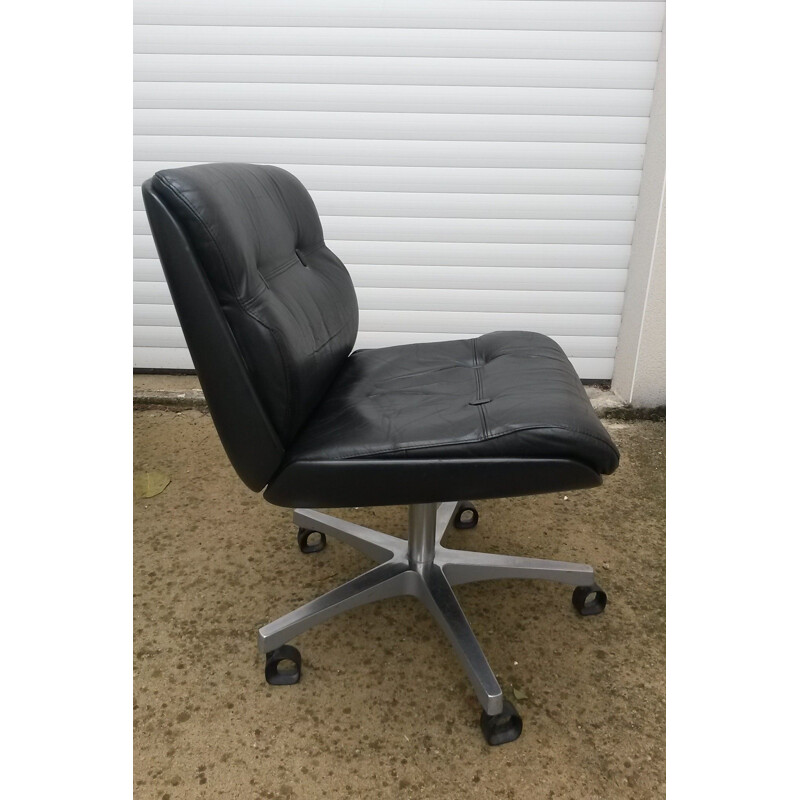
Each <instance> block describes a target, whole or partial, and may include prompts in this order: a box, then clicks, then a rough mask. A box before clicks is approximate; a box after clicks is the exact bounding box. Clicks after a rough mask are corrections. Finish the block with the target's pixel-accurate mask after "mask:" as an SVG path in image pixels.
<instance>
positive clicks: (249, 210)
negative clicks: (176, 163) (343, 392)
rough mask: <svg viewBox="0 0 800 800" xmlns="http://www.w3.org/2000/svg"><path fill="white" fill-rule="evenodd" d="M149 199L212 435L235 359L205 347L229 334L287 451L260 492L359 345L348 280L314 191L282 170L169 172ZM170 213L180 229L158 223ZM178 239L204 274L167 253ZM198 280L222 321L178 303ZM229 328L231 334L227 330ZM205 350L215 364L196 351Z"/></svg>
mask: <svg viewBox="0 0 800 800" xmlns="http://www.w3.org/2000/svg"><path fill="white" fill-rule="evenodd" d="M143 192H144V195H145V208H146V210H147V215H148V219H149V220H150V224H151V229H152V231H153V236H154V238H155V240H156V246H157V248H158V252H159V256H160V257H161V263H162V266H163V268H164V272H165V274H166V277H167V281H168V283H169V285H170V291H171V293H172V296H173V301H174V302H175V306H176V310H177V311H178V315H179V318H180V321H181V327H182V328H183V330H184V335H185V336H186V341H187V344H188V346H189V350H190V352H191V354H192V358H193V360H194V363H195V367H196V368H197V371H198V376H199V377H200V381H201V384H202V386H203V390H204V392H205V394H206V396H207V398H208V399H209V407H210V408H211V413H212V416H214V421H215V423H216V424H217V428H218V429H219V428H220V423H221V421H220V420H218V419H217V415H215V412H214V408H213V407H212V406H211V400H210V395H211V394H212V393H213V394H218V393H223V392H226V391H229V389H230V387H228V386H226V385H225V382H226V380H227V379H228V377H229V376H228V377H226V372H225V369H224V365H223V364H222V363H221V362H222V361H228V362H229V361H230V359H231V354H230V353H229V352H227V348H225V350H226V351H225V352H219V353H217V352H216V350H215V349H214V348H213V346H212V345H210V344H209V340H210V341H211V342H213V341H214V340H215V338H217V337H218V338H219V339H220V340H224V339H225V337H226V336H227V337H229V338H230V337H231V335H232V342H231V343H232V344H233V345H234V349H235V351H236V353H237V354H238V357H239V358H240V360H241V364H242V366H243V370H244V373H243V374H244V376H245V378H246V379H247V380H248V381H249V382H250V384H251V388H252V391H253V392H254V394H255V396H256V397H257V398H258V401H259V402H260V405H261V407H262V409H263V413H264V414H265V417H266V420H267V421H268V424H269V425H270V426H271V428H272V429H273V432H274V435H275V438H276V440H277V442H276V444H275V447H276V448H278V449H280V453H279V454H278V459H277V461H276V459H275V458H270V459H269V461H270V464H271V465H272V466H271V467H270V468H264V469H263V470H262V473H263V474H266V473H269V475H268V476H267V478H266V479H265V480H264V483H263V484H262V485H261V486H260V487H258V488H263V485H264V484H266V483H267V482H268V480H269V478H271V476H272V474H274V471H275V469H276V468H277V464H278V462H279V460H280V457H281V456H282V449H283V448H284V447H285V446H286V445H287V444H288V443H289V442H290V441H291V439H292V438H293V437H294V435H295V434H296V433H297V431H298V430H299V428H300V427H301V426H302V424H303V423H304V422H305V420H306V419H307V418H308V416H309V414H310V413H311V411H312V410H313V409H314V407H315V406H316V405H317V403H318V402H319V401H320V400H321V398H322V396H323V394H324V393H325V391H326V390H327V389H328V387H329V386H330V384H331V382H332V381H333V378H334V377H335V376H336V374H337V373H338V371H339V369H340V368H341V366H342V364H343V363H344V361H345V359H346V358H347V356H348V355H349V353H350V351H351V350H352V348H353V343H354V342H355V337H356V332H357V329H358V305H357V302H356V296H355V291H354V289H353V283H352V281H351V280H350V276H349V274H348V272H347V270H346V268H345V266H344V265H343V264H342V262H341V261H340V260H339V259H338V258H337V257H336V256H335V255H334V254H333V253H332V252H331V251H330V250H328V248H327V247H326V246H325V242H324V240H323V237H322V226H321V224H320V220H319V216H318V214H317V211H316V208H315V207H314V203H313V202H312V200H311V197H310V196H309V194H308V192H307V191H306V190H305V188H304V187H303V185H302V184H301V183H300V182H299V181H298V180H297V179H296V178H295V177H294V176H293V175H291V174H289V173H288V172H286V171H285V170H282V169H279V168H277V167H268V166H254V165H250V164H204V165H200V166H195V167H184V168H182V169H171V170H163V171H161V172H157V173H156V174H155V175H154V176H153V178H152V179H151V180H150V181H149V182H148V184H147V185H146V187H143ZM156 201H157V202H156ZM165 214H166V216H168V217H169V218H171V221H172V227H173V228H175V230H172V229H171V228H170V225H165V224H164V222H163V221H160V217H162V216H164V215H165ZM176 231H177V232H178V233H179V234H180V235H181V236H182V237H184V238H185V240H186V242H187V243H188V247H189V248H190V250H191V255H192V257H193V260H194V262H195V264H196V266H197V267H199V270H197V272H198V274H197V275H194V276H193V275H192V274H191V270H187V269H186V267H185V264H183V263H182V262H183V259H182V258H181V257H177V256H175V255H174V254H172V252H171V247H170V245H169V242H167V241H166V239H169V238H174V237H175V236H176ZM201 276H202V277H201ZM200 280H204V281H205V282H206V286H207V289H208V290H210V293H211V295H213V298H214V299H215V301H216V304H217V306H218V308H219V310H220V311H221V315H219V317H216V316H214V315H211V316H209V312H208V309H207V308H205V307H203V304H200V306H198V307H195V306H194V305H193V304H192V301H191V300H189V301H188V302H183V298H182V297H181V296H180V294H181V293H180V292H176V287H177V284H178V282H182V281H190V282H192V281H193V282H195V283H197V282H198V281H200ZM223 320H224V322H225V323H227V327H224V328H223V325H222V321H223ZM205 327H207V328H209V329H210V330H209V331H206V332H205V334H204V335H203V337H202V341H201V339H200V337H199V335H192V336H190V332H189V331H190V329H191V330H192V331H193V332H194V333H196V334H197V333H199V332H201V331H203V329H204V328H205ZM209 347H211V349H212V353H211V355H210V356H209V355H208V353H207V352H204V353H203V354H201V353H200V349H205V350H208V348H209ZM200 361H202V362H203V366H202V368H201V366H200V363H199V362H200ZM223 413H225V414H228V413H229V411H228V410H225V411H224V412H223ZM222 423H223V426H230V425H236V424H237V421H235V420H233V421H232V420H229V419H228V418H227V417H226V419H225V420H223V421H222ZM220 434H221V436H222V432H221V431H220ZM223 443H225V440H224V438H223ZM226 449H228V448H227V446H226ZM228 455H229V456H230V457H231V461H233V463H234V467H236V468H237V470H239V467H238V466H237V458H239V456H238V454H237V453H231V452H230V450H229V451H228ZM239 472H240V475H241V474H242V473H241V471H239ZM243 477H244V476H243ZM245 482H246V483H248V485H251V483H252V482H253V481H252V480H251V481H250V482H248V481H247V480H246V481H245ZM251 488H254V487H252V486H251Z"/></svg>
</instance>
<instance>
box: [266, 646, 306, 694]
mask: <svg viewBox="0 0 800 800" xmlns="http://www.w3.org/2000/svg"><path fill="white" fill-rule="evenodd" d="M302 669H303V659H302V658H301V657H300V651H299V650H298V649H297V648H296V647H292V646H291V645H290V644H285V645H283V646H282V647H279V648H277V649H276V650H271V651H270V652H269V653H267V666H266V667H265V669H264V676H265V677H266V679H267V683H268V684H270V685H271V686H288V685H289V684H292V683H297V682H298V681H299V680H300V673H301V672H302Z"/></svg>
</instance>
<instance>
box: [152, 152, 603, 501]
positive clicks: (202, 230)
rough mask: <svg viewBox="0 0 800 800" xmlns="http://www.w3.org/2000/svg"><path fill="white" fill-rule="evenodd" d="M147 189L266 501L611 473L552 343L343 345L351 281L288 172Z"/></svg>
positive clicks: (225, 411)
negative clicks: (357, 347) (356, 348)
mask: <svg viewBox="0 0 800 800" xmlns="http://www.w3.org/2000/svg"><path fill="white" fill-rule="evenodd" d="M143 193H144V197H145V204H146V208H147V212H148V217H149V219H150V223H151V226H152V227H153V233H154V236H155V238H156V241H157V242H158V243H159V253H160V255H161V257H162V263H163V264H164V267H165V272H166V276H167V280H168V282H169V284H170V290H171V292H172V295H173V299H174V301H175V306H176V309H177V311H178V315H179V317H180V321H181V325H182V327H183V330H184V334H185V336H186V339H187V343H188V344H189V347H190V350H191V352H192V355H193V358H194V359H195V366H196V368H197V372H198V376H199V378H200V382H201V385H202V386H203V389H204V391H205V393H206V397H207V399H208V402H209V406H210V408H211V412H212V416H213V418H214V421H215V423H216V425H217V428H218V430H219V432H220V437H221V439H222V442H223V444H224V445H225V448H226V450H227V452H228V455H229V456H230V458H231V461H232V463H233V464H234V466H235V467H236V469H237V470H238V471H239V474H240V476H241V477H242V479H243V480H244V481H245V482H246V483H247V484H248V486H250V488H252V489H264V487H265V485H266V490H265V492H264V496H265V497H266V498H267V499H268V500H269V501H270V502H273V503H276V504H278V505H284V506H311V507H335V506H349V505H385V504H414V503H425V502H438V501H445V500H451V499H458V498H460V497H471V498H474V499H478V498H486V497H508V496H512V495H520V494H534V493H537V492H547V491H560V490H564V489H575V488H582V487H587V486H595V485H597V484H599V483H601V481H602V478H601V476H602V475H604V474H608V473H610V472H613V470H614V469H615V468H616V466H617V463H618V459H619V454H618V452H617V449H616V447H615V446H614V444H613V442H612V441H611V439H610V437H609V436H608V434H607V433H606V431H605V429H604V428H603V426H602V425H601V424H600V422H599V421H598V419H597V417H596V415H595V414H594V411H593V410H592V407H591V405H590V403H589V401H588V399H587V397H586V392H585V391H584V389H583V387H582V385H581V382H580V380H579V379H578V376H577V375H576V373H575V370H574V369H573V368H572V365H571V364H570V362H569V360H568V359H567V357H566V356H565V354H564V352H563V351H562V350H561V348H560V347H559V346H558V345H557V344H556V343H555V342H554V341H553V340H552V339H549V338H548V337H546V336H543V335H541V334H537V333H530V332H523V331H515V332H500V333H491V334H487V335H485V336H481V337H479V338H475V339H463V340H460V341H446V342H433V343H427V344H413V345H403V346H399V347H386V348H379V349H375V350H361V351H358V352H355V353H352V354H351V350H352V347H353V343H354V341H355V336H356V332H357V328H358V307H357V304H356V297H355V291H354V289H353V285H352V282H351V280H350V277H349V274H348V273H347V270H346V268H345V267H344V265H343V264H342V262H341V261H340V260H339V259H338V258H337V257H336V256H335V255H334V254H333V253H332V252H331V251H330V250H329V249H328V248H327V247H326V245H325V242H324V240H323V235H322V227H321V225H320V221H319V217H318V215H317V212H316V209H315V208H314V204H313V202H312V200H311V198H310V196H309V194H308V192H307V191H306V190H305V188H304V187H303V186H302V184H300V182H299V181H298V180H297V179H296V178H295V177H294V176H292V175H290V174H289V173H288V172H286V171H285V170H282V169H278V168H277V167H263V166H254V165H250V164H205V165H201V166H196V167H185V168H182V169H173V170H164V171H162V172H159V173H157V174H156V175H155V176H154V177H153V178H152V179H151V181H148V182H147V183H146V184H145V185H144V187H143ZM162 251H163V252H162Z"/></svg>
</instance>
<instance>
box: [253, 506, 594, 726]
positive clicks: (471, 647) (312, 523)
mask: <svg viewBox="0 0 800 800" xmlns="http://www.w3.org/2000/svg"><path fill="white" fill-rule="evenodd" d="M460 505H461V503H460V502H448V503H428V504H424V505H422V506H411V507H410V511H409V522H410V525H409V538H408V540H406V539H401V538H399V537H395V536H389V535H387V534H385V533H380V532H379V531H374V530H371V529H370V528H365V527H362V526H360V525H356V524H354V523H352V522H348V521H346V520H341V519H338V518H336V517H332V516H330V515H328V514H323V513H321V512H319V511H315V510H312V509H296V510H295V512H294V522H295V524H296V525H298V527H301V528H307V529H311V530H314V531H319V532H321V533H324V534H326V535H327V536H332V537H334V538H337V539H339V540H341V541H343V542H345V543H347V544H349V545H351V546H353V547H355V548H356V549H357V550H360V551H361V552H362V553H364V554H365V555H367V556H369V557H370V558H372V559H373V560H375V561H377V562H379V563H378V566H376V567H373V568H372V569H370V570H368V571H367V572H364V573H363V574H361V575H359V576H358V577H356V578H353V579H352V580H350V581H348V582H347V583H345V584H343V585H341V586H339V587H337V588H336V589H333V590H331V591H330V592H327V593H326V594H323V595H322V596H321V597H318V598H317V599H315V600H312V601H311V602H310V603H306V604H305V605H304V606H301V607H300V608H298V609H296V610H294V611H292V612H290V613H288V614H286V615H285V616H283V617H280V618H279V619H276V620H275V621H273V622H270V623H269V624H267V625H264V627H262V628H261V629H260V630H259V632H258V645H259V650H260V651H261V652H262V653H269V652H272V651H274V650H276V649H277V648H278V647H280V646H281V645H284V644H286V643H287V642H289V641H290V640H291V639H293V638H294V637H295V636H298V635H299V634H301V633H303V632H304V631H306V630H308V629H309V628H312V627H313V626H314V625H317V624H318V623H320V622H324V621H325V620H327V619H330V618H331V617H334V616H336V615H337V614H341V613H343V612H344V611H349V610H351V609H353V608H357V607H359V606H362V605H366V604H367V603H372V602H374V601H376V600H384V599H387V598H390V597H397V596H401V595H410V596H413V597H416V598H417V599H418V600H420V601H421V602H422V603H423V604H424V605H425V607H426V608H427V609H428V611H429V612H430V613H431V615H432V616H433V618H434V619H435V620H436V622H437V623H438V624H439V626H440V627H441V628H442V630H443V632H444V633H445V635H446V636H447V638H448V639H449V641H450V644H451V645H452V646H453V649H454V650H455V652H456V655H457V656H458V658H459V660H460V662H461V664H462V666H463V667H464V670H465V671H466V673H467V675H468V677H469V679H470V681H471V682H472V685H473V687H474V689H475V693H476V695H477V697H478V700H479V701H480V703H481V705H482V706H483V708H484V710H485V711H486V713H487V714H489V715H496V714H500V713H501V711H502V710H503V692H502V690H501V688H500V685H499V683H498V681H497V678H496V677H495V674H494V672H493V671H492V669H491V667H490V666H489V663H488V661H487V660H486V656H485V655H484V654H483V651H482V650H481V647H480V645H479V644H478V641H477V639H476V638H475V634H474V633H473V632H472V628H471V627H470V625H469V622H468V621H467V618H466V616H465V615H464V612H463V610H462V608H461V606H460V604H459V602H458V599H457V598H456V596H455V593H454V592H453V589H452V587H453V586H456V585H459V584H463V583H471V582H473V581H483V580H492V579H498V578H536V579H538V580H550V581H558V582H559V583H565V584H569V585H570V586H580V587H594V586H595V576H594V569H593V568H592V567H591V566H589V565H588V564H573V563H569V562H565V561H547V560H544V559H540V558H519V557H515V556H504V555H496V554H494V553H476V552H472V551H467V550H451V549H449V548H446V547H443V546H442V544H441V540H442V537H443V536H444V534H445V533H446V531H447V530H448V529H450V528H451V526H452V525H453V521H454V519H455V518H456V515H457V514H458V512H459V510H460Z"/></svg>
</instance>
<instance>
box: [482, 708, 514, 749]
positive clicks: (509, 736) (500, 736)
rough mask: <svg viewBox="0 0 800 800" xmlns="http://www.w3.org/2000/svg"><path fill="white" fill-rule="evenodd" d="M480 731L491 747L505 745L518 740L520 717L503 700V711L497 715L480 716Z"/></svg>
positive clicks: (485, 714)
mask: <svg viewBox="0 0 800 800" xmlns="http://www.w3.org/2000/svg"><path fill="white" fill-rule="evenodd" d="M481 730H482V731H483V738H484V739H486V743H487V744H490V745H492V747H494V746H496V745H498V744H507V743H508V742H513V741H514V739H518V738H519V735H520V734H521V733H522V717H521V716H520V715H519V714H518V713H517V709H516V708H514V706H512V705H511V703H509V702H508V700H503V710H502V711H501V712H500V713H499V714H491V715H490V714H487V713H486V712H485V711H484V712H483V713H482V714H481Z"/></svg>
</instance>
